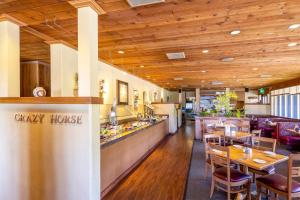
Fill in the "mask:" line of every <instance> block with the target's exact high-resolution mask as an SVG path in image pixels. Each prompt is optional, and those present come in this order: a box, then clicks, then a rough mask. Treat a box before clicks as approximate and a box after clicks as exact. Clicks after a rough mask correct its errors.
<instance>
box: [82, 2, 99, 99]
mask: <svg viewBox="0 0 300 200" xmlns="http://www.w3.org/2000/svg"><path fill="white" fill-rule="evenodd" d="M97 64H98V14H97V13H96V11H95V10H93V9H92V8H91V7H82V8H78V94H79V96H97V93H98V91H97V88H98V84H97V77H98V73H97V71H98V70H97Z"/></svg>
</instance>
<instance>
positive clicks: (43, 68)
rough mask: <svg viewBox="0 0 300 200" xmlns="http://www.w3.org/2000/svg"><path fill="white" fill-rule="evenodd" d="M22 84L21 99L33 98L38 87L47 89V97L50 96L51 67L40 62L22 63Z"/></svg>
mask: <svg viewBox="0 0 300 200" xmlns="http://www.w3.org/2000/svg"><path fill="white" fill-rule="evenodd" d="M20 84H21V87H20V88H21V97H32V96H33V93H32V91H33V89H34V88H36V87H37V86H40V87H43V88H45V90H46V92H47V96H50V95H51V88H50V87H51V79H50V65H49V64H47V63H44V62H40V61H29V62H22V63H21V80H20Z"/></svg>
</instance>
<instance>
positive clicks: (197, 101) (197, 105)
mask: <svg viewBox="0 0 300 200" xmlns="http://www.w3.org/2000/svg"><path fill="white" fill-rule="evenodd" d="M195 106H196V107H195V109H194V110H195V111H196V112H198V111H199V109H200V88H196V102H195Z"/></svg>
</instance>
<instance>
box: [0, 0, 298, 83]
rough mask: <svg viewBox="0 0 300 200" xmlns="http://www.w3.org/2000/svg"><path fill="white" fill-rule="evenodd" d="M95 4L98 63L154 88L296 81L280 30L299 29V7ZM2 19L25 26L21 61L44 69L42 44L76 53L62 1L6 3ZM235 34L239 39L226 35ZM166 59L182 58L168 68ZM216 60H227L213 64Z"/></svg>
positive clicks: (289, 3)
mask: <svg viewBox="0 0 300 200" xmlns="http://www.w3.org/2000/svg"><path fill="white" fill-rule="evenodd" d="M97 3H98V4H99V5H100V6H101V7H102V8H103V9H104V10H105V11H106V12H107V14H105V15H102V16H99V58H100V59H103V60H105V61H107V62H109V63H111V64H114V65H116V66H117V67H119V68H122V69H124V70H126V71H128V72H129V73H133V74H136V75H138V76H140V77H142V78H144V79H148V80H149V81H151V82H154V83H156V84H158V85H160V86H162V87H166V88H173V89H175V88H182V87H183V88H195V87H202V88H218V87H222V88H223V87H250V88H257V87H260V86H266V85H271V84H275V83H278V82H283V81H286V80H290V79H294V78H297V77H300V28H298V29H294V30H290V29H288V27H289V26H290V25H291V24H296V23H300V1H299V0H264V1H262V0H226V1H224V0H167V1H166V2H165V3H162V4H155V5H149V6H143V7H138V8H131V7H130V6H128V4H127V2H126V0H99V1H97ZM2 13H6V14H9V15H11V16H13V17H15V18H16V19H18V20H21V21H22V22H24V23H26V24H28V26H26V27H23V28H22V32H21V59H22V60H37V59H39V60H43V61H45V62H49V46H47V45H46V44H45V43H44V40H47V37H49V38H53V39H56V40H64V41H66V42H68V43H70V44H72V45H74V46H77V19H76V18H77V13H76V9H75V8H73V7H72V6H71V5H69V4H68V2H67V1H66V0H43V1H40V0H6V1H4V2H2V3H0V14H2ZM23 29H24V30H23ZM28 29H30V30H31V31H28ZM236 29H238V30H240V31H241V33H240V34H238V35H231V34H230V32H231V31H232V30H236ZM26 30H27V31H26ZM32 30H34V31H38V32H39V33H42V35H39V34H35V36H33V35H32V34H30V33H28V32H32ZM291 42H298V44H299V45H297V46H293V47H289V46H288V44H289V43H291ZM120 50H121V51H124V52H125V53H124V54H119V53H118V51H120ZM203 50H208V53H203V52H202V51H203ZM168 52H185V55H186V58H185V59H181V60H168V59H167V57H166V53H168ZM224 57H232V58H234V60H233V61H230V62H222V61H220V60H221V59H222V58H224ZM140 66H144V67H143V68H142V67H140ZM253 69H255V70H253ZM204 71H205V72H204ZM261 75H267V77H264V78H261ZM269 75H271V76H272V77H269ZM176 77H177V78H178V77H179V78H183V80H177V81H175V80H174V78H176ZM213 81H219V82H223V83H224V84H223V85H212V84H211V83H212V82H213Z"/></svg>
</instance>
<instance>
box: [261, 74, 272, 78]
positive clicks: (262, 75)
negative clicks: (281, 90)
mask: <svg viewBox="0 0 300 200" xmlns="http://www.w3.org/2000/svg"><path fill="white" fill-rule="evenodd" d="M271 77H272V75H271V74H261V75H260V78H271Z"/></svg>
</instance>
